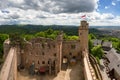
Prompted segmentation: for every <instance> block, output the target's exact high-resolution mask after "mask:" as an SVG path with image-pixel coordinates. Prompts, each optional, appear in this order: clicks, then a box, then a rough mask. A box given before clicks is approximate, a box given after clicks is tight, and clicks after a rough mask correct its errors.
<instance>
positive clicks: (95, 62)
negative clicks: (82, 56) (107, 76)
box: [89, 55, 103, 80]
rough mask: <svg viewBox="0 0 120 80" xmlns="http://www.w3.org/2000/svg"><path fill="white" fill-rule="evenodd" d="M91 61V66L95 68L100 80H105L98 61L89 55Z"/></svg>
mask: <svg viewBox="0 0 120 80" xmlns="http://www.w3.org/2000/svg"><path fill="white" fill-rule="evenodd" d="M89 59H90V62H91V65H92V66H93V68H94V70H95V73H96V76H97V78H98V80H103V78H102V75H101V72H100V67H99V65H98V63H97V61H96V59H95V58H94V57H93V56H92V55H89Z"/></svg>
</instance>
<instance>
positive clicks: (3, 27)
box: [0, 25, 120, 36]
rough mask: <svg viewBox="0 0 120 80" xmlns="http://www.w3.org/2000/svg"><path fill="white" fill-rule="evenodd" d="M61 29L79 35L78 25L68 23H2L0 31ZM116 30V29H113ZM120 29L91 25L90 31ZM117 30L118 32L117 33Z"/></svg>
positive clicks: (109, 31)
mask: <svg viewBox="0 0 120 80" xmlns="http://www.w3.org/2000/svg"><path fill="white" fill-rule="evenodd" d="M50 28H51V29H53V30H61V31H64V33H66V34H67V35H78V26H71V25H70V26H68V25H67V26H66V25H1V26H0V33H6V34H10V33H19V34H35V33H37V32H40V31H45V30H47V29H50ZM113 30H114V31H113ZM116 30H120V27H119V26H90V27H89V32H90V33H93V34H96V35H104V34H105V35H110V34H111V33H112V35H116V36H118V35H117V34H118V33H119V32H117V31H116ZM113 32H114V33H113ZM115 32H117V33H115Z"/></svg>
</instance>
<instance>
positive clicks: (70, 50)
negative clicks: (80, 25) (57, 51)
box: [62, 40, 81, 59]
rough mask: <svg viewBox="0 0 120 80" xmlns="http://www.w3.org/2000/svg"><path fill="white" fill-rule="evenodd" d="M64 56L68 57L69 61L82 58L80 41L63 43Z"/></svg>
mask: <svg viewBox="0 0 120 80" xmlns="http://www.w3.org/2000/svg"><path fill="white" fill-rule="evenodd" d="M62 56H63V57H64V56H66V57H67V58H68V59H70V58H72V57H74V56H75V57H76V58H77V59H80V58H81V52H80V42H79V40H76V41H75V40H71V41H63V48H62Z"/></svg>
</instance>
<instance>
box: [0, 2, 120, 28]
mask: <svg viewBox="0 0 120 80" xmlns="http://www.w3.org/2000/svg"><path fill="white" fill-rule="evenodd" d="M83 15H86V20H87V21H88V22H89V24H90V25H95V26H101V25H105V26H111V25H112V26H119V25H120V0H0V25H2V24H37V25H39V24H43V25H53V24H56V25H79V24H80V21H81V20H83V19H82V18H81V16H83Z"/></svg>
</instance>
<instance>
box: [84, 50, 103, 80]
mask: <svg viewBox="0 0 120 80" xmlns="http://www.w3.org/2000/svg"><path fill="white" fill-rule="evenodd" d="M83 53H84V54H87V52H85V51H84V52H83ZM83 63H84V75H85V76H84V77H85V80H96V79H97V80H103V78H102V75H101V73H100V68H99V65H98V63H97V61H96V59H95V58H94V57H93V56H92V55H88V54H87V56H84V58H83Z"/></svg>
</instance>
